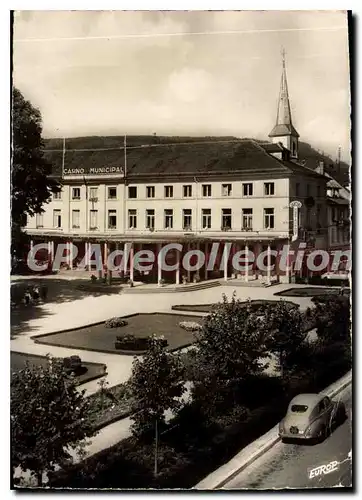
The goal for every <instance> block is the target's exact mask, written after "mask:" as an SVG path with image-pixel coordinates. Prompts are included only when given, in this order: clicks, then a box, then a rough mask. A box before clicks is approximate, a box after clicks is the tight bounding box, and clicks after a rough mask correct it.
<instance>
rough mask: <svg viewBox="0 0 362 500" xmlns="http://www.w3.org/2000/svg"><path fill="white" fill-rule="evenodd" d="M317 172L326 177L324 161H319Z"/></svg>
mask: <svg viewBox="0 0 362 500" xmlns="http://www.w3.org/2000/svg"><path fill="white" fill-rule="evenodd" d="M316 171H317V172H318V174H321V175H324V161H323V160H321V161H319V163H318V167H317V168H316Z"/></svg>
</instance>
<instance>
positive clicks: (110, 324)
mask: <svg viewBox="0 0 362 500" xmlns="http://www.w3.org/2000/svg"><path fill="white" fill-rule="evenodd" d="M126 325H128V321H126V320H125V319H123V318H111V319H108V320H107V321H106V322H105V323H104V326H105V327H106V328H120V327H122V326H126Z"/></svg>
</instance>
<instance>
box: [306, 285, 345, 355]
mask: <svg viewBox="0 0 362 500" xmlns="http://www.w3.org/2000/svg"><path fill="white" fill-rule="evenodd" d="M313 302H314V303H315V306H316V307H315V311H314V316H315V318H316V321H317V335H318V341H319V342H320V343H321V344H324V345H326V344H331V343H334V342H344V343H345V344H346V346H350V345H351V319H350V316H351V306H350V302H349V297H347V296H344V295H342V296H327V297H323V298H322V297H314V299H313Z"/></svg>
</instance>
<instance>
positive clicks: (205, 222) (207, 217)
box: [201, 208, 211, 229]
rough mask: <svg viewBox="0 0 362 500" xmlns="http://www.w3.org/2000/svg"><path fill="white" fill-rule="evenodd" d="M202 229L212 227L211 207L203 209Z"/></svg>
mask: <svg viewBox="0 0 362 500" xmlns="http://www.w3.org/2000/svg"><path fill="white" fill-rule="evenodd" d="M201 222H202V229H210V228H211V208H203V209H202V221H201Z"/></svg>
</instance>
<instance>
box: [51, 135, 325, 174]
mask: <svg viewBox="0 0 362 500" xmlns="http://www.w3.org/2000/svg"><path fill="white" fill-rule="evenodd" d="M123 141H124V137H120V136H119V137H85V138H74V139H67V140H66V141H65V154H64V167H65V168H66V169H80V168H84V169H85V170H87V171H88V169H89V168H91V167H94V168H103V167H121V168H123V167H124V147H123ZM62 145H63V141H62V139H50V140H48V141H46V151H45V155H46V157H47V159H48V160H49V161H50V162H51V163H52V164H53V166H54V168H53V175H61V172H62V161H63V151H62ZM276 146H277V145H276ZM294 172H296V173H298V174H304V175H308V176H318V177H320V175H319V174H317V173H315V172H313V171H311V170H310V169H307V168H305V167H303V166H301V165H297V164H295V163H294V162H291V161H282V160H278V159H276V158H275V157H273V156H271V155H270V154H268V153H267V152H266V150H265V145H263V146H262V145H259V144H258V143H257V142H255V141H253V140H250V139H246V140H244V139H236V138H232V137H203V138H196V137H193V138H189V137H185V138H183V137H154V136H131V137H127V177H128V178H135V179H136V178H138V177H150V178H153V179H156V178H157V177H158V176H160V177H167V176H175V177H177V176H180V175H181V176H187V175H188V176H197V175H203V176H209V175H213V174H215V175H216V174H227V175H229V174H230V175H232V174H240V175H241V174H242V176H243V178H245V177H249V178H250V179H253V177H258V176H259V175H260V176H261V175H264V176H266V177H271V178H272V177H273V176H279V177H280V176H282V175H284V176H289V175H291V174H292V173H294Z"/></svg>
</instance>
